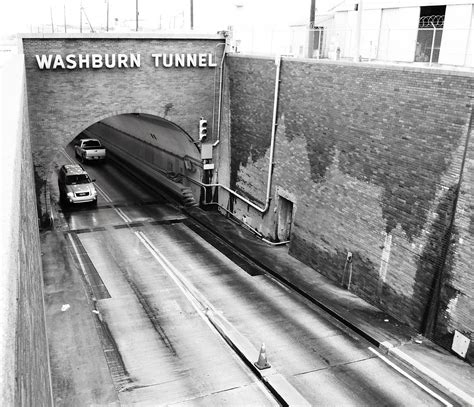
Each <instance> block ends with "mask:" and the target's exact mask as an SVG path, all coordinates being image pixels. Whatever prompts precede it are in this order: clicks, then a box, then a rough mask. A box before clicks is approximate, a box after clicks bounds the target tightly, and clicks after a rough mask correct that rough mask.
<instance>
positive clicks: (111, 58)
mask: <svg viewBox="0 0 474 407" xmlns="http://www.w3.org/2000/svg"><path fill="white" fill-rule="evenodd" d="M115 57H116V55H115V54H112V55H109V54H105V67H106V68H109V69H110V68H115Z"/></svg>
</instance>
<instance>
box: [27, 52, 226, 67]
mask: <svg viewBox="0 0 474 407" xmlns="http://www.w3.org/2000/svg"><path fill="white" fill-rule="evenodd" d="M151 57H152V58H153V63H154V66H155V67H159V66H163V67H165V68H172V67H176V68H184V67H187V68H191V67H206V66H207V67H216V66H217V63H216V61H215V55H214V54H211V53H209V54H177V53H176V54H151ZM35 58H36V63H37V65H38V68H39V69H89V68H92V69H100V68H103V67H106V68H108V69H111V68H140V67H141V55H140V54H67V55H66V56H65V57H62V56H61V55H59V54H51V55H35Z"/></svg>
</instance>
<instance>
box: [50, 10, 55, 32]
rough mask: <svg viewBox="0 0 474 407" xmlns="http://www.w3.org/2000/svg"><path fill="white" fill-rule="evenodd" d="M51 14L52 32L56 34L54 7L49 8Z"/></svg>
mask: <svg viewBox="0 0 474 407" xmlns="http://www.w3.org/2000/svg"><path fill="white" fill-rule="evenodd" d="M49 14H50V15H51V31H52V32H53V33H54V22H53V7H50V8H49Z"/></svg>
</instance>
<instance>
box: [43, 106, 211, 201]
mask: <svg viewBox="0 0 474 407" xmlns="http://www.w3.org/2000/svg"><path fill="white" fill-rule="evenodd" d="M85 139H97V140H98V141H99V142H100V143H101V149H103V150H105V153H104V156H102V154H101V153H99V152H98V150H100V148H99V149H98V150H97V149H94V148H93V147H94V145H91V146H87V145H86V144H90V143H87V142H84V141H83V140H85ZM92 144H93V143H92ZM94 152H95V153H94ZM55 161H56V162H55V163H54V168H53V171H52V174H51V177H50V189H51V200H52V201H53V202H55V201H56V202H59V201H60V197H61V193H60V189H61V188H60V182H59V178H58V181H56V178H57V177H58V174H59V172H60V171H61V168H62V166H63V165H65V164H77V165H81V166H82V167H83V168H84V170H86V171H87V170H88V168H89V167H92V166H94V167H96V168H97V169H98V167H99V166H116V167H119V168H121V170H122V171H126V172H128V173H130V174H132V175H134V176H135V177H136V178H137V179H139V180H141V181H143V182H145V183H146V184H148V185H150V186H152V187H153V188H155V189H157V190H160V191H163V192H164V193H167V194H169V195H170V196H172V197H173V199H175V200H176V201H177V202H178V203H181V204H183V205H184V206H195V205H197V203H198V202H199V201H200V199H201V190H202V188H201V186H200V182H201V181H202V175H203V170H202V162H201V153H200V146H199V145H198V143H196V142H194V140H193V139H192V137H191V136H190V135H189V134H187V133H186V132H185V131H184V130H183V129H182V128H180V127H179V126H178V125H176V124H175V123H173V122H171V121H168V120H166V119H164V118H161V117H158V116H155V115H151V114H146V113H129V114H120V115H116V116H111V117H107V118H105V119H102V120H100V121H97V122H95V123H94V124H92V125H90V126H89V127H87V128H85V129H84V130H82V131H81V132H80V133H79V134H78V135H77V136H76V137H75V138H74V139H73V140H72V141H71V142H70V143H69V144H68V145H67V146H65V147H64V148H63V149H62V150H61V151H60V152H59V153H58V155H57V158H56V160H55ZM91 178H92V177H91ZM56 184H57V185H58V191H56V188H55V186H56ZM99 195H100V194H99ZM97 200H98V201H99V202H100V196H99V198H98V199H97Z"/></svg>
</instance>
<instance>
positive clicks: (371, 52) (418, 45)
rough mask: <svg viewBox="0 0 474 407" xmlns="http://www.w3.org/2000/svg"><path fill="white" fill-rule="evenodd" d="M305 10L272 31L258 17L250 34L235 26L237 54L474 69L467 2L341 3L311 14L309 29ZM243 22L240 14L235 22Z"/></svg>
mask: <svg viewBox="0 0 474 407" xmlns="http://www.w3.org/2000/svg"><path fill="white" fill-rule="evenodd" d="M306 3H307V4H309V0H308V1H307V2H306ZM334 3H337V2H336V1H334V2H333V4H334ZM316 5H318V1H316ZM307 8H308V7H298V9H299V12H300V17H299V18H293V20H292V21H291V20H290V21H287V22H286V24H280V25H278V26H274V27H270V26H268V25H265V24H263V21H264V20H265V18H262V23H261V24H260V25H258V26H257V27H255V26H254V27H253V28H252V31H251V32H250V31H249V30H246V29H245V27H244V26H243V25H242V24H239V21H236V22H235V26H234V33H233V34H234V40H235V41H236V42H237V44H238V45H239V47H238V50H239V51H240V52H243V53H259V54H290V55H294V56H295V57H304V58H307V57H311V58H330V59H348V60H358V59H359V60H364V61H383V62H391V63H416V64H421V65H433V66H440V65H449V66H457V67H464V68H472V67H474V3H473V1H472V0H471V1H467V0H438V1H436V0H345V1H344V0H342V1H340V2H339V3H338V4H337V5H336V6H334V7H333V8H329V10H327V9H326V10H325V11H324V12H319V13H318V12H316V16H315V19H314V24H313V27H309V24H308V23H309V13H308V11H309V10H307ZM262 17H263V15H262ZM246 19H247V16H246V14H245V13H243V14H242V16H241V20H240V23H241V22H242V21H246Z"/></svg>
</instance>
